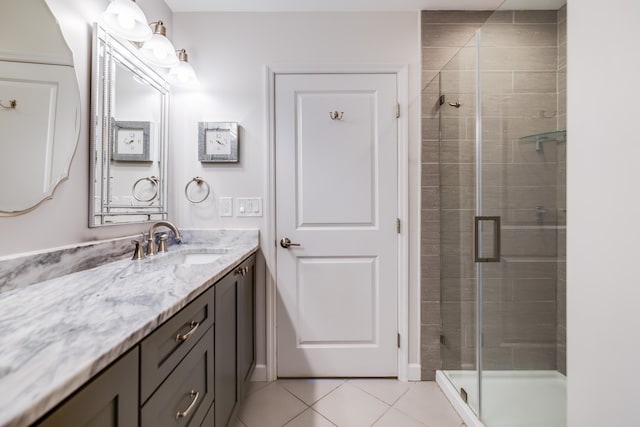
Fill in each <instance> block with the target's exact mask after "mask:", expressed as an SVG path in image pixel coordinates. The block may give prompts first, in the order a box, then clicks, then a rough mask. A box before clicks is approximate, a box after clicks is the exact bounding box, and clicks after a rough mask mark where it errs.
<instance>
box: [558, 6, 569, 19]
mask: <svg viewBox="0 0 640 427" xmlns="http://www.w3.org/2000/svg"><path fill="white" fill-rule="evenodd" d="M566 19H567V5H566V4H565V5H564V6H562V7H561V8H560V9H558V22H562V21H564V20H566Z"/></svg>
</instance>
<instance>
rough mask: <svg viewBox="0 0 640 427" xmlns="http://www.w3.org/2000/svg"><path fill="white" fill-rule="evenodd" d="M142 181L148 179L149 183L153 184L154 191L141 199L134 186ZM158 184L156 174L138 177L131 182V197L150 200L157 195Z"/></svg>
mask: <svg viewBox="0 0 640 427" xmlns="http://www.w3.org/2000/svg"><path fill="white" fill-rule="evenodd" d="M143 181H149V182H150V183H151V184H153V189H154V192H153V195H152V196H151V197H150V198H148V199H143V198H141V197H138V194H136V187H137V186H138V184H140V183H141V182H143ZM159 185H160V180H159V179H158V177H157V176H145V177H143V178H140V179H139V180H137V181H136V182H135V183H134V184H133V187H131V194H132V195H133V198H134V199H136V200H137V201H139V202H151V201H152V200H154V199H155V198H156V197H158V187H159Z"/></svg>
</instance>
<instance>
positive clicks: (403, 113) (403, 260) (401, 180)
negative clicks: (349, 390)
mask: <svg viewBox="0 0 640 427" xmlns="http://www.w3.org/2000/svg"><path fill="white" fill-rule="evenodd" d="M279 74H395V75H396V82H397V96H398V103H399V104H400V117H399V118H398V165H397V168H398V169H397V170H398V200H397V209H398V218H400V222H401V227H400V233H399V234H398V332H399V333H400V337H401V345H400V348H399V349H398V379H399V380H400V381H408V380H409V320H410V319H409V114H408V111H409V66H408V65H407V64H403V65H395V64H390V65H355V66H351V65H333V66H327V65H266V66H265V78H266V82H265V89H266V96H265V102H266V104H267V105H266V108H265V111H266V113H267V114H266V118H265V120H266V126H265V128H266V132H267V134H266V140H268V141H269V151H268V155H267V156H265V158H266V159H267V160H266V161H267V164H266V168H267V174H268V180H267V182H266V183H265V187H266V188H265V194H267V195H268V202H267V205H268V213H269V215H268V220H267V223H266V224H265V231H266V232H265V236H264V239H263V241H262V245H261V246H262V250H263V253H264V255H265V261H266V263H267V277H266V281H265V285H266V290H265V300H266V301H265V302H266V307H265V309H266V312H265V317H266V319H265V320H266V325H265V329H266V366H265V367H264V371H265V372H264V375H261V377H262V378H260V379H261V380H263V381H274V380H276V379H277V357H276V356H277V354H276V352H277V334H276V332H277V331H276V306H277V277H278V272H277V268H276V256H277V250H276V249H277V246H276V245H277V242H276V199H275V196H276V175H275V147H276V141H275V79H276V75H279ZM271 242H273V243H274V245H273V246H272V245H271ZM268 272H271V274H269V273H268ZM417 326H418V327H419V325H417Z"/></svg>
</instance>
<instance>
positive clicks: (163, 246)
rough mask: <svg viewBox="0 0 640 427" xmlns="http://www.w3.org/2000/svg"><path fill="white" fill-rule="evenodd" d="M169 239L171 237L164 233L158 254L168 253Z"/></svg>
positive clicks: (161, 236)
mask: <svg viewBox="0 0 640 427" xmlns="http://www.w3.org/2000/svg"><path fill="white" fill-rule="evenodd" d="M168 238H169V235H168V234H166V233H163V234H161V235H160V237H159V239H160V242H159V243H158V253H160V252H167V239H168Z"/></svg>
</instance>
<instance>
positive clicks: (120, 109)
mask: <svg viewBox="0 0 640 427" xmlns="http://www.w3.org/2000/svg"><path fill="white" fill-rule="evenodd" d="M93 38H94V44H93V69H92V79H91V80H92V104H93V123H92V162H91V163H92V164H91V166H92V167H91V173H92V176H91V178H92V185H91V195H90V212H89V226H90V227H97V226H103V225H114V224H123V223H132V222H147V221H157V220H161V219H166V218H167V182H166V181H167V179H166V177H167V173H166V172H167V137H168V133H167V128H168V113H169V84H168V83H167V82H166V80H165V79H164V77H163V76H161V75H160V74H158V73H157V72H156V71H154V70H153V69H151V68H150V67H149V66H148V65H146V64H145V63H144V62H142V61H141V60H140V59H139V58H138V57H137V55H136V54H135V53H134V49H133V48H132V47H131V46H130V45H129V42H123V41H120V40H119V39H117V38H115V37H114V36H112V35H111V34H109V33H108V32H107V31H106V30H105V29H104V28H102V27H101V26H100V25H98V24H95V26H94V37H93Z"/></svg>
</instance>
